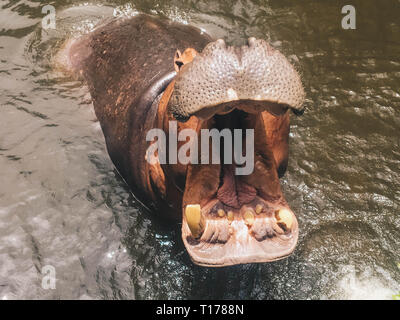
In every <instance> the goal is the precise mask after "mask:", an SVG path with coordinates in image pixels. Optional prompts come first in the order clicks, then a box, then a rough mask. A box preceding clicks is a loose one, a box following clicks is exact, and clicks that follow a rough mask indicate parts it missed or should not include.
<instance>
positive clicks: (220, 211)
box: [218, 209, 225, 218]
mask: <svg viewBox="0 0 400 320" xmlns="http://www.w3.org/2000/svg"><path fill="white" fill-rule="evenodd" d="M218 215H219V216H220V217H221V218H222V217H223V216H225V211H224V210H223V209H219V210H218Z"/></svg>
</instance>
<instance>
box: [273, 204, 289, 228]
mask: <svg viewBox="0 0 400 320" xmlns="http://www.w3.org/2000/svg"><path fill="white" fill-rule="evenodd" d="M275 218H276V221H277V222H278V223H279V224H283V225H284V226H285V228H286V229H288V230H290V228H291V227H292V224H293V214H292V213H291V212H290V211H289V210H288V209H285V208H282V209H279V210H278V211H276V212H275Z"/></svg>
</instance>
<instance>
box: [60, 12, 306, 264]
mask: <svg viewBox="0 0 400 320" xmlns="http://www.w3.org/2000/svg"><path fill="white" fill-rule="evenodd" d="M210 42H211V43H210ZM209 43H210V44H209ZM207 44H208V45H207ZM206 45H207V46H206ZM65 54H66V55H67V56H68V66H67V68H68V69H69V70H70V71H72V72H73V73H74V74H76V75H80V76H82V77H83V78H84V79H85V80H86V81H87V83H88V86H89V89H90V93H91V96H92V98H93V104H94V108H95V112H96V115H97V117H98V119H99V121H100V124H101V127H102V130H103V132H104V136H105V140H106V145H107V149H108V152H109V154H110V157H111V159H112V161H113V162H114V164H115V166H116V168H117V169H118V170H119V172H120V174H121V175H122V177H123V178H124V179H125V180H126V182H127V183H128V184H129V185H130V187H131V188H132V189H133V190H134V192H135V194H136V195H138V196H139V197H141V198H142V199H144V200H146V201H147V203H150V204H151V205H152V206H154V207H156V208H158V209H157V212H159V214H162V215H170V216H174V217H177V218H178V219H182V239H183V242H184V244H185V246H186V248H187V250H188V253H189V254H190V256H191V258H192V260H193V261H194V262H195V263H197V264H199V265H204V266H226V265H233V264H238V263H252V262H267V261H274V260H277V259H281V258H283V257H286V256H287V255H289V254H290V253H291V252H292V251H293V250H294V248H295V245H296V243H297V238H298V224H297V220H296V217H295V215H294V213H293V212H292V211H291V210H290V208H289V206H288V204H287V202H286V201H285V198H284V196H283V194H282V191H281V188H280V183H279V177H280V176H282V175H283V174H284V172H285V170H286V167H287V162H288V138H289V121H290V119H289V118H290V109H294V110H295V111H296V112H298V111H299V110H301V104H302V101H303V99H304V92H303V88H302V85H301V81H300V78H299V77H298V75H297V73H296V71H295V70H294V69H293V68H292V67H291V65H290V64H289V63H288V62H287V60H286V59H285V58H284V57H283V55H281V54H280V53H279V52H278V51H276V50H274V49H273V48H271V47H270V46H269V45H268V44H267V43H265V42H264V41H259V40H255V39H253V38H251V39H249V46H244V47H242V48H232V47H227V46H226V45H225V43H224V42H223V41H222V40H218V41H216V42H212V40H211V38H210V37H209V36H208V35H206V34H202V33H201V32H200V31H199V30H197V29H195V28H193V27H190V26H185V25H180V24H178V23H173V22H170V21H165V20H160V19H155V18H152V17H149V16H146V15H139V16H136V17H134V18H131V19H127V20H117V21H113V22H111V23H110V24H108V25H105V26H103V27H99V28H98V29H96V30H95V31H94V32H93V33H91V34H89V35H86V36H84V37H82V38H80V39H78V40H75V41H72V42H70V43H69V44H68V45H67V46H66V48H65ZM267 71H268V72H269V74H268V77H267V78H268V79H267V80H265V77H264V78H263V76H265V72H267ZM263 79H264V80H263ZM246 88H247V89H246ZM216 89H218V90H216ZM214 90H215V92H214ZM216 92H219V94H216ZM221 92H222V93H221ZM232 92H233V93H234V94H232ZM225 93H227V94H225ZM182 101H183V102H182ZM176 119H177V120H179V121H181V122H179V123H178V132H180V131H181V130H183V129H187V128H190V129H193V130H196V132H197V133H198V134H199V133H200V130H201V129H211V128H217V129H219V130H221V129H223V128H228V129H230V130H232V129H237V128H239V129H250V128H251V129H254V137H255V139H254V171H253V173H251V174H250V175H244V176H237V175H235V174H234V169H235V164H230V165H228V164H224V163H223V162H222V161H221V164H198V165H195V164H189V165H183V164H179V163H178V164H160V163H159V162H157V159H155V160H156V161H155V163H154V164H152V165H150V164H149V162H148V161H146V150H147V148H148V147H149V145H150V144H151V142H147V141H146V133H147V132H148V131H149V130H150V129H152V128H160V129H163V130H164V132H166V133H168V129H169V121H172V120H176ZM199 136H200V134H199ZM167 139H168V137H167ZM167 141H168V140H167ZM185 143H186V141H180V142H178V149H179V148H180V147H181V146H182V145H184V144H185ZM167 152H168V151H167ZM200 154H201V150H200V152H199V155H200ZM153 160H154V159H153Z"/></svg>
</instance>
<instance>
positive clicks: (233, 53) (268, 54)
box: [168, 38, 305, 121]
mask: <svg viewBox="0 0 400 320" xmlns="http://www.w3.org/2000/svg"><path fill="white" fill-rule="evenodd" d="M304 96H305V94H304V89H303V85H302V83H301V79H300V76H299V74H298V73H297V71H296V70H295V68H294V67H293V66H292V65H291V64H290V63H289V61H288V60H287V59H286V57H285V56H284V55H283V54H281V53H280V52H279V51H278V50H276V49H274V48H272V47H271V46H270V45H269V44H268V43H267V42H266V41H264V40H257V39H255V38H249V39H248V45H247V46H242V47H229V46H226V44H225V42H224V40H222V39H219V40H217V41H215V42H211V43H210V44H208V45H207V46H206V47H205V48H204V50H203V52H202V53H201V54H198V55H197V56H196V57H195V58H194V59H193V61H192V62H191V63H188V64H186V65H184V66H183V68H182V69H181V71H180V72H179V74H178V76H177V78H176V81H175V88H174V92H173V94H172V96H171V99H170V101H169V104H168V108H169V111H170V112H171V113H172V114H173V115H174V116H175V118H176V119H178V120H180V121H185V120H187V119H189V118H190V116H192V115H197V116H200V117H201V118H210V117H212V116H213V115H214V114H216V113H219V112H221V113H227V112H229V111H231V109H229V108H230V107H231V108H232V103H234V102H237V101H246V103H244V104H243V103H242V104H241V105H242V106H243V108H245V109H246V110H245V111H246V112H260V111H263V110H268V111H272V112H273V113H278V114H279V113H280V112H282V110H285V109H287V108H292V109H294V110H296V111H301V110H302V105H303V101H304Z"/></svg>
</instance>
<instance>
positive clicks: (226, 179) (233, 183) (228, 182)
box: [217, 165, 257, 209]
mask: <svg viewBox="0 0 400 320" xmlns="http://www.w3.org/2000/svg"><path fill="white" fill-rule="evenodd" d="M234 170H235V167H234V165H224V166H223V169H222V175H223V183H222V186H221V187H220V188H219V189H218V192H217V198H218V200H219V201H221V202H222V203H223V204H225V205H227V206H229V207H233V208H235V209H239V208H240V207H241V206H243V205H244V204H246V203H249V202H251V201H252V200H253V199H254V198H255V197H256V195H257V191H256V189H255V188H254V187H252V186H250V185H248V184H247V183H245V182H243V181H242V180H241V179H240V176H237V175H235V171H234Z"/></svg>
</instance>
